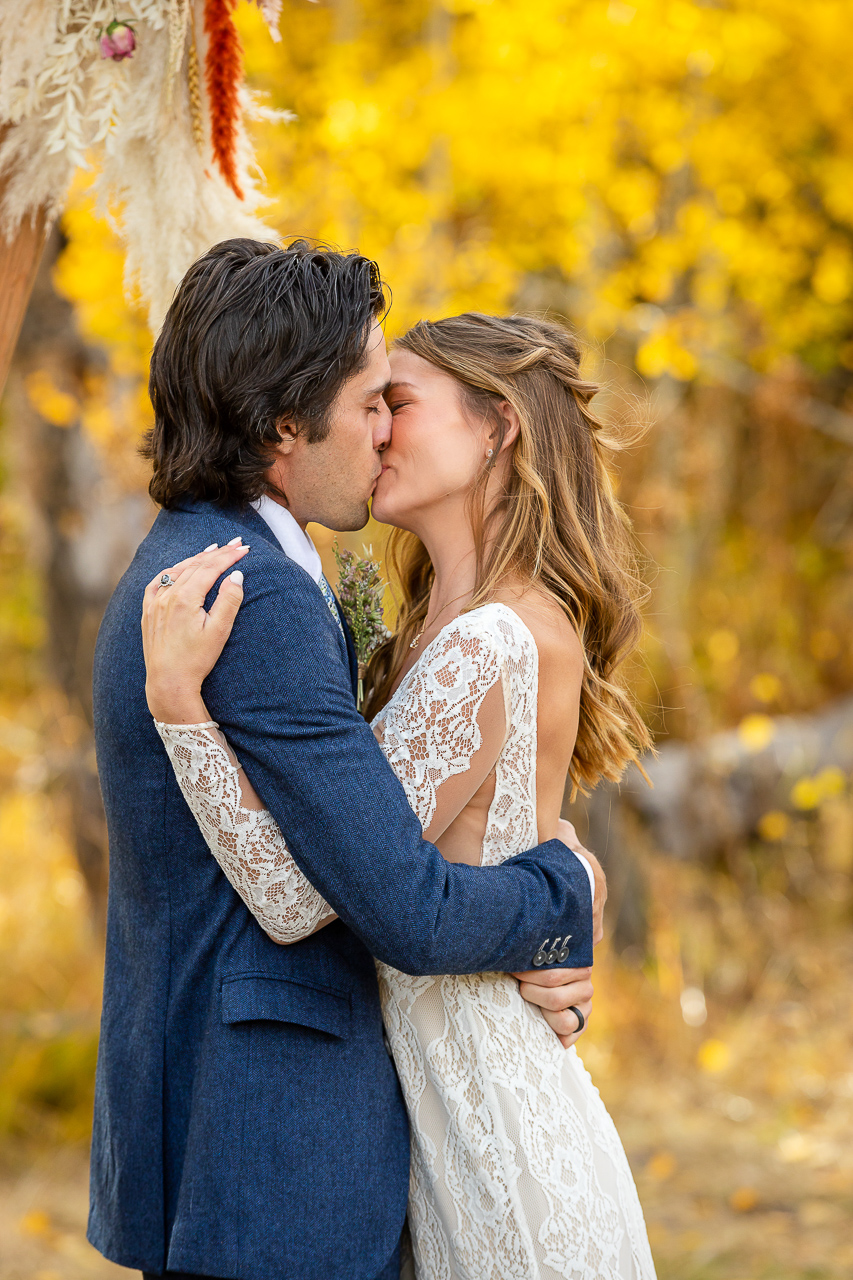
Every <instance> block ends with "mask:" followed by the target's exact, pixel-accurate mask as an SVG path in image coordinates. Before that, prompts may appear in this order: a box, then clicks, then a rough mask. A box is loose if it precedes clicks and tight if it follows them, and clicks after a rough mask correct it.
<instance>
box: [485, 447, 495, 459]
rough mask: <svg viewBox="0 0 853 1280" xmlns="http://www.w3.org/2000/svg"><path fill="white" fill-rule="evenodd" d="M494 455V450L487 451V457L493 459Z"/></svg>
mask: <svg viewBox="0 0 853 1280" xmlns="http://www.w3.org/2000/svg"><path fill="white" fill-rule="evenodd" d="M493 453H494V449H487V450H486V457H487V458H491V456H492V454H493Z"/></svg>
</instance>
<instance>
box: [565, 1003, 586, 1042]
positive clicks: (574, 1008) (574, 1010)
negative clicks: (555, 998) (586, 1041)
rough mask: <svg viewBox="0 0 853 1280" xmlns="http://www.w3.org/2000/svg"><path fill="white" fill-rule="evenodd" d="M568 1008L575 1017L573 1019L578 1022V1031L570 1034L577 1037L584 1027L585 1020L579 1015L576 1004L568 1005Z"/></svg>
mask: <svg viewBox="0 0 853 1280" xmlns="http://www.w3.org/2000/svg"><path fill="white" fill-rule="evenodd" d="M569 1008H570V1009H571V1011H572V1013H573V1014H574V1015H575V1017H576V1018H577V1020H578V1029H577V1031H575V1032H573V1033H572V1034H573V1035H576V1036H578V1035H580V1033H581V1032H582V1031H583V1029H584V1027H585V1026H586V1018H585V1017H584V1016H583V1014H582V1013H581V1011H580V1009H579V1008H578V1007H577V1005H576V1004H570V1005H569Z"/></svg>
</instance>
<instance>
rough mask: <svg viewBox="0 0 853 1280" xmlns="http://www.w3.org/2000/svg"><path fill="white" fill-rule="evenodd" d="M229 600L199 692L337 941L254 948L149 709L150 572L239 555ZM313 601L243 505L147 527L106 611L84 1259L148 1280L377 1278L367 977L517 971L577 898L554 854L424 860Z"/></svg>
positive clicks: (376, 1026)
mask: <svg viewBox="0 0 853 1280" xmlns="http://www.w3.org/2000/svg"><path fill="white" fill-rule="evenodd" d="M238 533H239V534H242V535H243V538H244V540H246V541H248V542H250V543H251V546H252V550H251V551H250V552H249V554H248V556H247V557H246V558H245V560H244V561H243V562H242V564H241V568H242V569H243V571H244V573H245V600H244V604H243V606H242V608H241V609H240V613H239V615H238V618H237V622H236V625H235V627H234V631H233V634H232V636H231V638H230V639H229V641H228V644H227V646H226V648H225V651H224V653H223V655H222V658H221V660H220V661H219V663H218V664H217V666H216V668H215V669H214V671H213V672H212V673H211V675H210V676H209V677H208V679H207V681H206V683H205V686H204V691H203V692H204V697H205V700H206V702H207V705H208V707H209V708H210V712H211V714H212V716H213V717H214V718H215V719H216V720H218V721H219V723H220V724H221V726H222V728H223V730H224V731H225V733H226V734H227V736H228V738H229V739H230V741H231V742H232V743H233V745H234V748H235V750H236V751H237V753H238V755H239V757H240V759H241V761H242V763H243V765H244V766H245V768H246V772H247V774H248V776H249V777H250V778H251V779H252V782H253V783H254V785H255V787H256V788H257V791H258V793H259V794H260V796H261V797H262V799H263V801H264V803H265V804H266V805H267V806H268V807H269V809H270V810H271V811H272V813H273V814H274V815H275V818H276V820H277V821H278V823H279V825H280V827H281V829H282V831H283V832H284V833H285V836H286V838H287V842H288V846H289V848H290V849H291V851H292V853H293V856H294V858H295V859H296V862H297V863H298V865H299V866H300V868H301V869H302V870H303V871H304V872H305V874H306V875H307V876H308V878H309V879H310V880H311V881H312V882H313V884H314V885H315V886H316V887H317V889H318V890H319V891H320V892H321V893H322V894H323V896H324V897H325V898H326V899H327V900H328V901H329V902H330V903H331V905H332V906H333V907H334V908H335V910H336V911H337V913H338V915H339V916H340V920H339V921H338V922H335V923H333V924H331V925H330V926H329V927H327V928H325V929H322V930H320V931H319V932H318V933H317V934H315V935H314V936H312V937H310V938H307V939H306V940H305V941H303V942H300V943H297V944H296V945H294V946H288V947H284V946H279V945H277V944H276V943H274V942H273V941H271V939H270V938H268V937H267V935H266V934H265V933H264V932H263V930H262V929H261V928H260V926H259V925H258V924H257V922H256V921H255V919H254V917H253V916H252V915H251V913H250V912H249V911H248V909H247V908H246V907H245V906H244V904H243V902H242V901H241V899H240V898H239V897H238V896H237V894H236V893H235V892H234V890H233V889H232V888H231V886H230V884H229V883H228V881H227V880H226V879H225V876H224V875H223V874H222V872H221V871H220V869H219V867H218V866H217V864H216V862H215V861H214V860H213V858H212V857H211V855H210V853H209V852H208V849H207V846H206V845H205V843H204V840H203V839H202V836H201V834H200V832H199V830H198V828H197V827H196V824H195V822H194V820H193V818H192V815H191V814H190V811H189V809H188V808H187V805H186V804H185V802H184V800H183V797H182V795H181V792H180V790H179V788H178V785H177V783H176V781H175V778H174V776H173V773H172V769H171V766H170V764H169V760H168V757H167V755H166V752H165V750H164V749H163V746H162V744H161V742H160V739H159V737H158V736H157V733H156V731H155V729H154V725H153V722H152V719H151V716H150V714H149V712H148V708H147V706H146V703H145V667H144V662H143V656H142V642H141V630H140V616H141V607H142V593H143V590H144V587H145V585H146V583H147V582H149V581H150V580H151V579H152V578H153V577H154V576H155V574H156V573H158V572H159V571H160V570H162V569H163V568H164V567H166V566H169V565H171V564H174V563H175V562H176V561H178V560H180V559H183V558H184V557H186V556H188V555H192V554H195V553H196V552H197V551H199V550H200V549H201V548H202V547H205V546H207V545H208V543H211V542H218V543H220V544H224V543H226V542H228V541H229V540H230V539H231V538H233V537H234V536H235V535H236V534H238ZM354 676H355V668H354V661H353V654H352V652H351V644H350V645H349V646H347V645H346V644H345V641H344V639H343V638H342V636H341V632H340V630H339V628H338V627H337V625H336V623H335V620H334V618H333V617H332V615H331V612H330V610H329V608H328V606H327V604H326V602H325V601H324V599H323V597H322V595H321V593H320V591H319V589H318V587H317V585H316V584H315V583H314V581H313V580H312V579H311V577H310V576H309V574H307V573H305V571H304V570H303V569H301V568H300V567H299V566H298V565H296V564H295V563H294V562H293V561H292V560H290V559H288V557H287V556H286V555H285V554H284V553H283V552H282V550H281V548H280V547H279V545H278V543H277V542H276V541H275V538H274V535H273V534H272V532H271V531H270V529H269V528H268V527H267V525H266V524H265V523H264V521H263V520H262V519H261V518H260V517H259V516H258V515H257V514H256V513H255V512H254V511H252V510H251V509H249V510H248V511H245V512H236V511H223V510H221V509H219V508H217V507H215V506H213V505H212V504H210V503H206V502H194V501H188V502H186V503H185V504H183V505H182V506H181V507H180V509H176V510H170V511H162V512H161V513H160V515H159V516H158V517H157V520H156V521H155V523H154V526H153V528H152V530H151V532H150V533H149V535H148V537H147V538H146V539H145V540H144V542H143V543H142V544H141V546H140V547H139V550H138V551H137V553H136V556H135V558H134V560H133V563H132V564H131V566H130V568H129V569H128V570H127V572H126V573H125V575H124V577H123V578H122V580H121V582H120V583H119V585H118V587H117V588H116V591H115V593H114V595H113V597H112V600H111V601H110V604H109V606H108V608H107V610H106V614H105V616H104V620H103V624H102V626H101V630H100V634H99V637H98V645H97V651H96V655H95V736H96V743H97V752H98V768H99V771H100V777H101V786H102V791H103V797H104V805H105V808H106V813H107V821H108V825H109V835H110V889H109V911H108V921H107V954H106V974H105V987H104V1008H103V1017H102V1023H101V1043H100V1050H99V1056H98V1071H97V1082H96V1094H95V1123H94V1133H93V1141H92V1183H91V1190H92V1195H91V1214H90V1220H89V1239H90V1241H91V1242H92V1244H93V1245H95V1247H96V1248H97V1249H99V1250H100V1251H101V1252H102V1253H103V1254H105V1255H106V1256H107V1257H108V1258H111V1259H112V1260H113V1261H115V1262H117V1263H120V1264H121V1265H123V1266H125V1267H134V1268H138V1269H139V1270H143V1271H150V1272H161V1271H163V1270H166V1269H168V1270H170V1271H184V1272H190V1273H194V1274H197V1275H206V1276H223V1277H229V1280H294V1278H298V1280H335V1278H338V1280H371V1278H372V1277H374V1276H375V1275H376V1274H377V1273H378V1272H379V1271H380V1270H381V1269H382V1267H383V1265H384V1264H385V1263H386V1262H387V1261H388V1259H389V1258H390V1256H391V1254H392V1252H393V1250H394V1248H395V1246H396V1244H397V1241H398V1239H399V1235H400V1231H401V1228H402V1224H403V1219H404V1215H405V1212H406V1198H407V1190H408V1164H409V1141H408V1125H407V1120H406V1112H405V1109H404V1105H403V1101H402V1097H401V1094H400V1089H399V1084H398V1081H397V1078H396V1074H395V1072H394V1067H393V1064H392V1062H391V1060H390V1059H389V1057H388V1055H387V1053H386V1051H385V1048H384V1044H383V1038H382V1023H381V1018H380V1009H379V999H378V992H377V983H376V976H375V970H374V963H373V958H372V957H373V956H377V957H379V958H380V959H382V960H384V961H386V962H387V963H388V964H391V965H393V966H395V967H396V968H398V969H402V970H404V971H406V972H408V973H424V974H433V973H465V972H478V971H481V970H499V971H508V970H517V969H527V968H529V967H530V965H531V963H532V960H533V956H534V954H535V953H536V952H537V950H538V948H539V947H540V944H541V943H542V941H543V939H553V938H554V936H555V935H557V936H563V935H565V934H572V935H573V937H572V941H571V950H570V955H569V959H568V960H567V961H566V962H565V963H567V964H570V965H587V964H591V963H592V913H591V904H590V891H589V882H588V880H587V876H586V873H585V871H584V869H583V867H582V865H581V864H580V862H579V861H578V860H577V859H576V858H575V857H574V856H573V855H572V854H571V853H570V852H569V851H567V849H566V847H565V846H564V845H562V844H561V843H559V842H558V841H549V842H548V843H547V844H544V845H541V846H539V847H538V848H537V849H535V850H533V851H532V852H531V853H529V854H525V855H523V856H521V857H517V858H513V859H511V860H510V861H509V862H507V863H505V864H504V865H503V866H501V867H494V868H487V869H481V868H475V867H469V866H464V865H459V864H453V863H447V862H445V861H444V859H443V858H442V857H441V855H440V853H439V852H438V850H437V849H436V848H435V847H434V846H433V845H431V844H429V843H427V842H426V841H424V840H423V837H422V832H421V827H420V824H419V822H418V820H417V818H416V817H415V815H414V814H413V813H412V810H411V809H410V808H409V805H408V803H407V801H406V797H405V794H404V792H403V788H402V787H401V785H400V783H399V782H398V781H397V779H396V777H395V776H394V774H393V772H392V771H391V769H390V767H389V765H388V763H387V762H386V760H385V758H384V756H383V755H382V752H381V751H380V749H379V747H378V745H377V743H376V741H375V739H374V736H373V733H372V732H371V730H370V728H369V726H368V725H367V724H366V723H365V721H364V720H363V719H362V717H361V716H360V715H359V713H358V711H357V710H356V706H355V700H354V696H353V681H354Z"/></svg>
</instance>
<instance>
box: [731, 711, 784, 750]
mask: <svg viewBox="0 0 853 1280" xmlns="http://www.w3.org/2000/svg"><path fill="white" fill-rule="evenodd" d="M737 732H738V737H739V738H740V740H741V742H742V743H743V745H744V746H745V747H746V749H747V751H750V752H753V751H754V752H758V751H763V750H764V748H765V747H766V746H769V744H770V743H771V742H772V741H773V738H774V736H775V733H776V726H775V725H774V723H773V721H772V720H771V719H770V717H769V716H762V715H751V716H744V718H743V720H741V722H740V724H739V725H738V731H737Z"/></svg>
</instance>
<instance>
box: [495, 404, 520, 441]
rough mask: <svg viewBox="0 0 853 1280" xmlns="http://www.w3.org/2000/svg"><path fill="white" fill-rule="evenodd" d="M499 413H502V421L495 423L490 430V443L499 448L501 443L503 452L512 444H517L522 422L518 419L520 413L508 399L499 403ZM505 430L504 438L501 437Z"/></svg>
mask: <svg viewBox="0 0 853 1280" xmlns="http://www.w3.org/2000/svg"><path fill="white" fill-rule="evenodd" d="M498 413H499V414H500V419H501V420H500V423H495V424H493V426H492V427H491V430H490V432H489V444H490V445H491V446H492V447H493V448H497V446H498V444H499V443H500V449H499V452H500V453H503V452H504V450H505V449H508V448H509V447H510V445H513V444H515V442H516V440H517V439H518V433H519V431H520V430H521V423H520V422H519V420H518V414H517V413H516V411H515V409H513V407H512V405H511V404H510V402H509V401H508V400H501V402H500V404H499V405H498ZM501 432H503V439H501Z"/></svg>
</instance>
